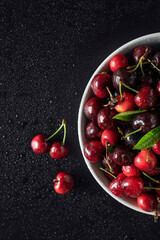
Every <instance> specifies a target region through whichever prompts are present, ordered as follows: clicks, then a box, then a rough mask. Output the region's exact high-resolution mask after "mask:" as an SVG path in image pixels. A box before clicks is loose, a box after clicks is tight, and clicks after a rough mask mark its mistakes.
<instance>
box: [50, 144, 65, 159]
mask: <svg viewBox="0 0 160 240" xmlns="http://www.w3.org/2000/svg"><path fill="white" fill-rule="evenodd" d="M68 153H69V147H68V145H66V144H64V145H63V144H62V143H61V142H54V143H52V145H51V147H50V152H49V154H50V156H51V158H53V159H62V158H65V157H66V156H67V155H68Z"/></svg>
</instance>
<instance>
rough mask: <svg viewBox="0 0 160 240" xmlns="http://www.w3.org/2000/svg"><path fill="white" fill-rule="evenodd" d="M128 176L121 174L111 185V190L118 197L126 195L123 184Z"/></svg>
mask: <svg viewBox="0 0 160 240" xmlns="http://www.w3.org/2000/svg"><path fill="white" fill-rule="evenodd" d="M125 178H126V176H125V175H124V174H123V173H120V174H119V175H118V176H117V177H116V178H115V179H114V180H112V182H111V183H110V185H109V190H110V191H111V192H112V193H113V194H114V195H116V196H118V197H124V196H125V193H124V192H123V190H122V187H121V184H122V182H123V179H125Z"/></svg>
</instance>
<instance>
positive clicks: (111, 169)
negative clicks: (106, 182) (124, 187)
mask: <svg viewBox="0 0 160 240" xmlns="http://www.w3.org/2000/svg"><path fill="white" fill-rule="evenodd" d="M104 160H105V162H106V163H107V165H108V167H109V170H110V171H111V172H112V173H114V171H113V168H112V167H111V164H110V163H109V161H108V157H106V158H105V157H104Z"/></svg>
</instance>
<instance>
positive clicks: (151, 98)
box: [134, 86, 158, 110]
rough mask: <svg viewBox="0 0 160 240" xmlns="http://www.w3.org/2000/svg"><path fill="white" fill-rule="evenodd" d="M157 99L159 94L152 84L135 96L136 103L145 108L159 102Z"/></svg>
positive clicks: (147, 108) (149, 107)
mask: <svg viewBox="0 0 160 240" xmlns="http://www.w3.org/2000/svg"><path fill="white" fill-rule="evenodd" d="M157 100H158V99H157V94H156V92H155V90H154V89H153V88H151V87H150V86H146V87H143V88H142V89H141V90H140V92H139V93H137V94H136V96H135V98H134V101H135V104H136V105H137V106H138V107H139V108H141V109H144V110H149V109H151V108H153V107H154V106H155V105H156V104H157Z"/></svg>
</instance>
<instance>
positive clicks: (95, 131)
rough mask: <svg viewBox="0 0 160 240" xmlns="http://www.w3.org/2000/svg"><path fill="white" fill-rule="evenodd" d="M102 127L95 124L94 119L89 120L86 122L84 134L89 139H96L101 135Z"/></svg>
mask: <svg viewBox="0 0 160 240" xmlns="http://www.w3.org/2000/svg"><path fill="white" fill-rule="evenodd" d="M102 132H103V131H102V129H100V128H99V127H98V125H97V122H96V121H90V122H89V123H88V124H87V127H86V136H87V137H88V138H89V139H98V138H100V137H101V135H102Z"/></svg>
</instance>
